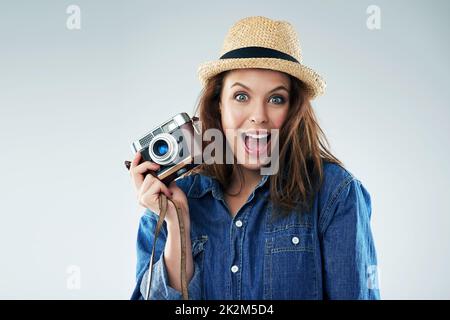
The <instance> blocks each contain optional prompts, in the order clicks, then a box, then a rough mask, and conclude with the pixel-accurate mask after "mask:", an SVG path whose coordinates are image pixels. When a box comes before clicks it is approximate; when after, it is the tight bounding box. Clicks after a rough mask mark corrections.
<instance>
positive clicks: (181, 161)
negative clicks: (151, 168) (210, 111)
mask: <svg viewBox="0 0 450 320" xmlns="http://www.w3.org/2000/svg"><path fill="white" fill-rule="evenodd" d="M195 133H198V134H200V133H199V129H198V127H197V126H196V123H195V121H194V120H193V119H191V118H190V117H189V115H188V114H187V113H184V112H183V113H179V114H177V115H175V116H174V117H172V118H171V119H169V120H167V121H166V122H164V123H163V124H161V125H159V126H157V127H156V128H154V129H153V130H150V131H149V132H147V133H146V134H145V135H143V136H142V137H141V138H139V139H138V140H136V141H134V142H133V143H132V144H131V149H132V151H133V153H134V154H135V153H136V152H140V153H141V155H142V157H141V159H142V160H141V163H142V162H144V161H152V162H155V163H157V164H159V165H160V169H159V170H158V171H156V177H157V178H158V179H159V180H161V181H162V182H164V183H165V184H166V185H168V184H169V183H170V182H172V181H173V180H175V179H178V178H180V177H181V176H183V175H184V174H185V173H187V172H188V171H190V170H191V169H193V168H194V167H196V166H197V165H198V164H195V163H194V159H196V156H198V155H199V154H200V155H201V152H202V145H201V141H200V142H198V140H199V139H198V138H197V139H196V137H195ZM200 140H201V139H200Z"/></svg>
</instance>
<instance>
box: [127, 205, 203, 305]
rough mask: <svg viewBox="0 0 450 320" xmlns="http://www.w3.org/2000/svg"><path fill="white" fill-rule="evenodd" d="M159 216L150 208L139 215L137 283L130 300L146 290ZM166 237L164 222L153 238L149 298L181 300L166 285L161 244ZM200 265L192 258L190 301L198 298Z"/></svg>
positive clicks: (142, 296)
mask: <svg viewBox="0 0 450 320" xmlns="http://www.w3.org/2000/svg"><path fill="white" fill-rule="evenodd" d="M157 222H158V216H157V215H156V214H155V213H153V212H152V211H150V210H148V209H147V210H146V211H145V213H144V215H143V216H142V217H141V220H140V223H139V229H138V235H137V244H136V249H137V264H136V286H135V288H134V291H133V293H132V296H131V300H144V297H145V296H146V290H147V279H148V271H149V264H150V255H151V252H152V245H153V240H154V235H155V229H156V224H157ZM166 239H167V227H166V224H165V222H164V224H163V227H162V228H161V231H160V234H159V236H158V239H157V240H156V248H155V257H154V260H153V261H154V263H153V279H152V285H151V288H150V297H149V299H151V300H181V299H182V294H181V292H180V291H177V290H176V289H174V288H172V287H171V286H170V285H169V280H168V275H167V269H166V266H165V263H164V247H165V243H166ZM200 273H201V269H200V265H199V264H197V263H196V262H195V261H194V275H193V277H192V279H191V281H190V282H189V284H188V294H189V299H190V300H198V299H200V280H201V279H200Z"/></svg>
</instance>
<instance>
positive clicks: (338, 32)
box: [0, 0, 450, 299]
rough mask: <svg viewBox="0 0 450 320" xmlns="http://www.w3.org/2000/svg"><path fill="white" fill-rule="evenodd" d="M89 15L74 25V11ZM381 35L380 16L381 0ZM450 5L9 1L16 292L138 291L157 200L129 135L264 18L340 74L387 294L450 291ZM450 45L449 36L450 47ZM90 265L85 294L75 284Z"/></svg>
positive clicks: (336, 116)
mask: <svg viewBox="0 0 450 320" xmlns="http://www.w3.org/2000/svg"><path fill="white" fill-rule="evenodd" d="M70 4H76V5H78V6H80V8H81V30H72V31H71V30H68V29H67V28H66V19H67V18H68V16H69V15H68V14H67V13H66V8H67V6H68V5H70ZM371 4H375V5H378V6H379V7H380V9H381V29H380V30H369V29H368V28H367V27H366V19H367V17H368V14H367V13H366V9H367V7H368V6H369V5H371ZM449 8H450V4H449V2H448V1H433V2H431V1H420V2H419V1H414V2H413V1H343V0H342V1H331V0H330V1H264V2H263V1H245V2H243V1H215V2H212V1H176V2H175V1H171V2H168V1H167V2H163V3H162V2H161V1H158V2H156V1H155V2H152V3H150V2H149V1H114V2H113V1H81V0H79V1H74V2H69V1H56V0H55V1H3V0H2V1H1V6H0V48H1V50H0V130H1V132H0V139H1V140H0V141H1V146H2V149H1V157H0V177H1V179H0V197H1V201H0V213H1V217H0V219H1V221H0V253H1V257H0V263H1V264H0V298H6V299H17V298H24V299H50V298H56V299H102V298H106V299H128V298H129V297H130V295H131V292H132V290H133V288H134V281H135V278H134V277H135V274H134V270H135V262H136V254H135V240H136V231H137V227H138V222H139V217H140V216H141V214H142V212H143V209H142V208H141V207H140V206H139V205H138V204H137V200H136V196H135V193H134V190H133V189H132V185H131V181H130V179H129V175H128V173H127V171H126V170H125V168H124V166H123V160H124V159H129V158H130V157H131V151H130V148H129V145H130V142H131V141H132V140H134V139H136V138H137V137H139V136H140V135H141V134H143V133H144V132H145V131H146V130H147V129H150V128H151V127H153V126H154V125H155V124H157V123H158V122H161V121H163V120H166V119H167V118H168V117H170V116H172V115H173V114H175V113H177V112H180V111H187V112H189V113H191V112H192V110H193V108H194V106H195V103H196V101H197V98H198V94H199V92H200V83H199V81H198V79H197V75H196V71H197V67H198V65H199V64H200V63H201V62H203V61H206V60H212V59H215V58H216V57H218V54H219V51H220V49H221V46H222V41H223V38H224V36H225V34H226V32H227V30H228V28H229V27H230V26H231V25H232V24H233V23H234V22H236V21H237V20H239V19H241V18H243V17H246V16H254V15H264V16H268V17H270V18H273V19H281V20H287V21H290V22H291V23H292V24H293V25H294V26H295V27H296V29H297V31H298V33H299V35H300V39H301V43H302V47H303V54H304V62H305V63H306V64H307V65H309V66H311V67H312V68H314V69H316V70H317V71H318V72H319V73H320V74H322V75H323V76H324V78H325V79H326V81H327V83H328V87H327V92H326V95H325V96H323V97H320V98H318V99H317V100H316V101H314V103H313V106H314V108H315V110H316V112H317V115H318V118H319V121H320V124H321V126H322V128H323V129H324V131H325V133H326V134H327V137H328V139H329V141H330V143H331V147H332V150H333V151H334V152H335V154H336V155H337V156H338V157H339V158H340V159H341V160H343V161H344V163H345V164H346V165H347V167H348V169H349V170H350V171H351V172H352V173H353V174H355V175H356V176H357V177H358V178H359V179H360V180H361V181H362V182H363V184H364V185H365V186H366V188H367V189H368V190H369V192H370V194H371V196H372V202H373V219H372V227H373V232H374V236H375V241H376V246H377V252H378V259H379V265H380V282H381V293H382V297H383V298H385V299H411V298H424V299H431V298H438V299H440V298H445V299H448V298H450V277H448V274H447V271H448V270H450V259H449V258H450V256H449V252H450V250H449V249H450V248H449V243H450V233H449V232H448V227H449V224H450V204H449V202H448V194H449V181H450V170H449V169H450V168H449V165H448V160H447V157H448V155H449V152H448V143H447V141H448V140H447V139H448V137H449V136H450V128H449V122H448V120H449V111H448V110H449V109H448V102H447V101H449V98H450V97H449V90H448V86H449V75H448V71H449V60H448V55H449V54H448V51H449V41H448V39H449V24H450V22H449V19H448V16H449ZM445 39H447V40H445ZM71 265H75V266H78V267H79V268H80V271H81V274H80V276H81V278H80V279H81V287H80V289H78V290H71V289H70V288H68V287H67V280H68V277H69V274H68V273H67V268H68V267H69V266H71Z"/></svg>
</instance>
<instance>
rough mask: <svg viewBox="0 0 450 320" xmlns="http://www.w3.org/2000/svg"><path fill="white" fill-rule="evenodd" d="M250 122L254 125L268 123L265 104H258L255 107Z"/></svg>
mask: <svg viewBox="0 0 450 320" xmlns="http://www.w3.org/2000/svg"><path fill="white" fill-rule="evenodd" d="M249 120H250V122H251V123H254V124H261V123H267V121H268V119H267V111H266V107H265V105H264V103H262V102H261V103H258V104H256V105H254V106H253V108H252V111H251V114H250V117H249Z"/></svg>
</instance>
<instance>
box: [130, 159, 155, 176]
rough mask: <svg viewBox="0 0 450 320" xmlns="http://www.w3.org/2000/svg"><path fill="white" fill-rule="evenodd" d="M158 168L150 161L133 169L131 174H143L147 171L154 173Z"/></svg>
mask: <svg viewBox="0 0 450 320" xmlns="http://www.w3.org/2000/svg"><path fill="white" fill-rule="evenodd" d="M159 167H160V165H159V164H157V163H154V162H151V161H144V162H142V163H141V164H140V165H138V166H136V167H134V168H133V171H132V172H133V174H143V173H145V172H147V171H148V170H150V171H156V170H158V169H159Z"/></svg>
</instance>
